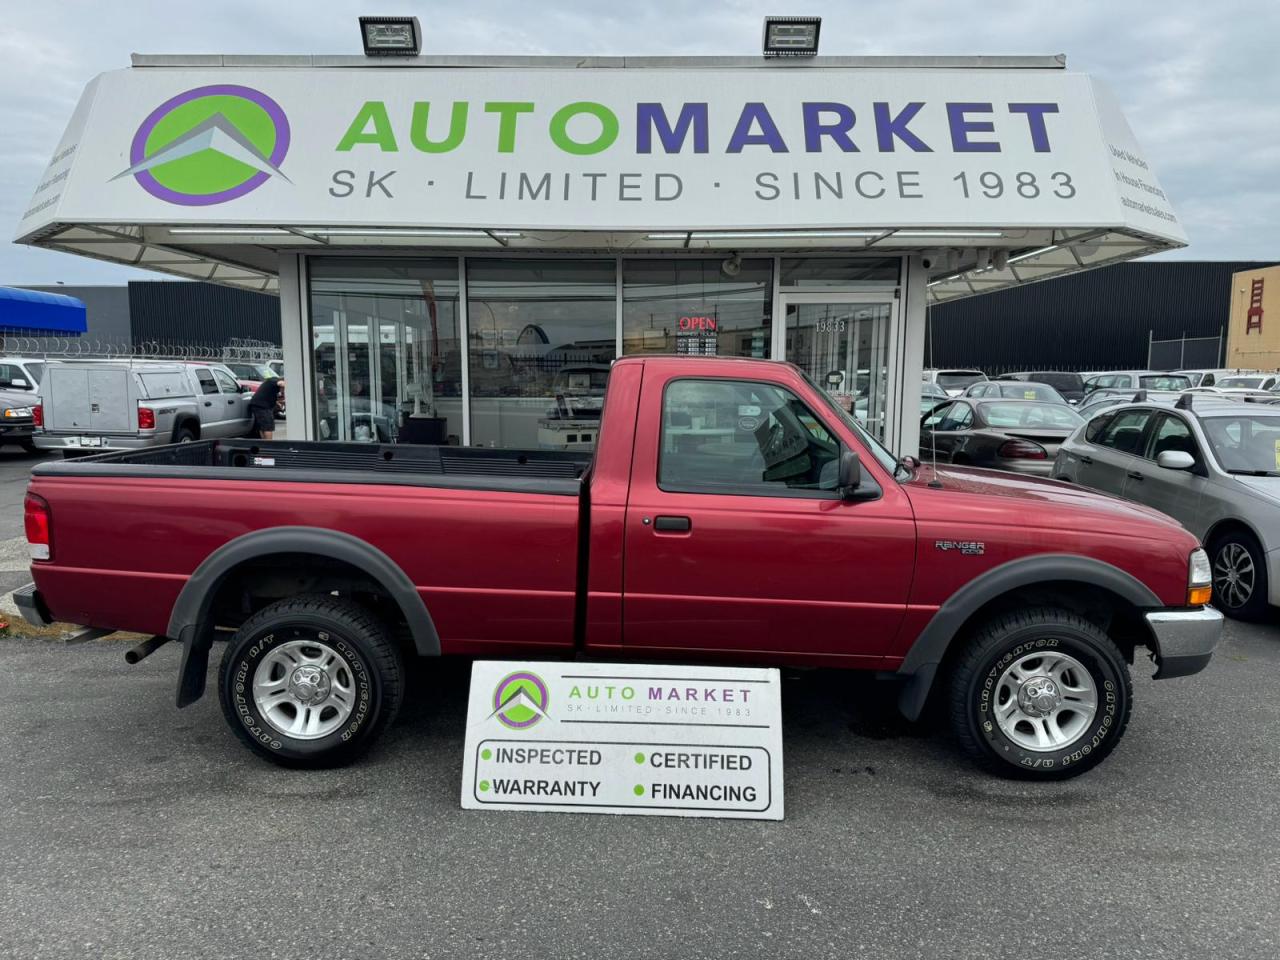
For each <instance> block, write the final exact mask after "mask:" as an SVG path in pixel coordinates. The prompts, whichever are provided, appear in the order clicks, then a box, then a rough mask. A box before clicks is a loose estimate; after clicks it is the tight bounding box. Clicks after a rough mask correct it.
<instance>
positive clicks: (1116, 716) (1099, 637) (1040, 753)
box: [948, 607, 1133, 780]
mask: <svg viewBox="0 0 1280 960" xmlns="http://www.w3.org/2000/svg"><path fill="white" fill-rule="evenodd" d="M1046 654H1048V655H1050V656H1063V655H1065V656H1066V657H1068V658H1070V660H1073V661H1074V662H1075V664H1076V665H1078V666H1079V667H1080V668H1083V670H1084V671H1086V672H1087V674H1088V679H1089V681H1090V682H1091V683H1092V686H1093V691H1094V696H1095V700H1096V709H1095V712H1094V714H1093V716H1092V718H1091V719H1089V720H1088V722H1087V723H1086V722H1085V718H1086V717H1087V713H1086V712H1085V711H1084V710H1080V711H1076V712H1075V713H1074V715H1073V713H1072V712H1070V711H1069V710H1066V709H1064V710H1063V712H1062V713H1061V714H1058V716H1065V717H1066V718H1067V719H1066V722H1067V724H1068V725H1069V726H1068V728H1067V731H1065V732H1067V733H1069V734H1070V740H1069V741H1068V742H1066V743H1065V744H1063V745H1062V746H1061V747H1058V748H1054V747H1052V746H1050V747H1046V748H1042V749H1028V748H1027V746H1026V745H1024V744H1023V743H1020V742H1019V741H1018V740H1017V739H1015V738H1014V737H1016V736H1023V737H1031V736H1034V735H1035V729H1036V727H1035V724H1034V722H1033V721H1032V720H1030V719H1027V720H1021V719H1019V718H1020V717H1023V716H1026V715H1025V714H1023V713H1022V712H1021V710H1015V711H1013V712H1012V713H1011V714H1010V721H1012V723H1011V725H1012V729H1013V735H1012V736H1011V735H1010V734H1009V733H1007V732H1006V730H1005V729H1002V726H1001V724H1000V723H999V722H997V721H996V718H995V712H996V710H998V709H1000V707H1001V706H1003V705H1005V704H1007V703H1008V702H1009V699H1008V695H1009V693H1010V683H1011V682H1012V681H1009V682H1006V681H1008V680H1009V677H1008V674H1007V672H1008V671H1009V670H1010V669H1011V667H1012V666H1013V665H1015V664H1018V663H1020V662H1021V663H1026V664H1027V665H1028V666H1029V667H1030V668H1031V669H1032V670H1033V671H1034V670H1035V669H1036V668H1037V662H1039V664H1041V665H1043V663H1044V661H1043V660H1042V659H1039V660H1038V658H1042V657H1044V656H1045V655H1046ZM1032 658H1037V659H1032ZM1075 669H1076V667H1074V666H1073V667H1071V668H1070V670H1071V671H1072V672H1071V673H1070V674H1068V676H1070V677H1072V678H1073V679H1075V680H1076V682H1077V683H1080V679H1079V678H1078V677H1075V673H1074V671H1075ZM1033 682H1034V680H1033V679H1027V680H1024V681H1023V682H1022V684H1021V686H1020V687H1019V690H1020V691H1022V690H1027V691H1028V693H1029V694H1030V695H1032V696H1034V695H1035V692H1036V691H1035V688H1034V687H1031V688H1028V686H1027V685H1028V684H1032V683H1033ZM948 694H949V703H948V708H949V713H950V718H951V727H952V731H953V732H954V733H955V736H956V739H957V740H959V742H960V746H961V747H962V748H963V749H964V751H965V752H966V753H968V754H969V755H970V756H971V757H973V758H974V759H975V760H977V761H978V763H980V764H981V765H982V766H983V767H985V768H986V769H988V770H990V771H991V772H993V773H996V774H998V775H1000V776H1004V777H1013V778H1019V779H1029V780H1065V779H1067V778H1069V777H1075V776H1079V775H1080V774H1082V773H1084V772H1085V771H1086V770H1089V769H1091V768H1093V767H1095V766H1097V765H1098V764H1099V763H1101V762H1102V761H1103V760H1104V759H1105V758H1106V756H1107V755H1108V754H1109V753H1111V751H1112V750H1114V749H1115V747H1116V744H1117V743H1119V742H1120V738H1121V737H1122V736H1123V735H1124V730H1125V727H1126V726H1127V725H1128V723H1129V712H1130V710H1131V708H1132V703H1133V682H1132V679H1131V678H1130V676H1129V669H1128V666H1127V665H1126V664H1125V661H1124V657H1123V656H1122V655H1121V653H1120V651H1119V649H1118V648H1117V647H1116V645H1115V644H1114V643H1113V642H1112V641H1111V638H1110V637H1108V636H1107V635H1106V634H1105V633H1104V632H1103V631H1102V630H1101V629H1100V628H1098V627H1097V626H1096V625H1094V624H1092V623H1090V622H1089V621H1087V620H1084V619H1083V618H1081V617H1078V616H1076V615H1075V614H1073V613H1068V612H1067V611H1066V610H1059V609H1057V608H1054V607H1038V608H1031V609H1027V610H1020V611H1018V612H1016V613H1008V614H1004V615H1003V616H999V617H996V618H995V619H993V620H991V621H989V622H988V623H986V624H984V625H983V626H982V627H980V628H979V629H978V631H977V632H976V633H975V634H974V635H973V636H972V637H971V638H970V639H969V641H968V643H967V644H966V645H965V648H964V649H963V651H962V652H961V654H960V657H959V660H958V661H957V662H956V663H955V665H954V667H953V668H952V672H951V677H950V689H949V691H948ZM1002 698H1003V699H1002ZM1033 706H1034V705H1033ZM1010 721H1006V723H1009V722H1010ZM1054 729H1055V730H1057V731H1058V732H1059V733H1060V734H1061V733H1063V732H1064V731H1063V730H1062V728H1061V726H1060V725H1059V724H1058V723H1057V722H1056V721H1055V722H1054Z"/></svg>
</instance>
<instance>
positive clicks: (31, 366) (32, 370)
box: [27, 362, 44, 383]
mask: <svg viewBox="0 0 1280 960" xmlns="http://www.w3.org/2000/svg"><path fill="white" fill-rule="evenodd" d="M27 373H29V374H31V376H32V378H33V379H34V380H35V382H36V383H39V382H40V381H41V380H42V379H43V378H44V364H43V363H34V362H29V363H28V364H27Z"/></svg>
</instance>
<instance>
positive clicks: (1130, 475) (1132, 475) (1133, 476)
mask: <svg viewBox="0 0 1280 960" xmlns="http://www.w3.org/2000/svg"><path fill="white" fill-rule="evenodd" d="M1125 476H1127V477H1128V478H1129V479H1130V480H1141V479H1143V477H1142V474H1140V473H1139V472H1138V471H1137V470H1130V471H1129V472H1128V473H1127V474H1125Z"/></svg>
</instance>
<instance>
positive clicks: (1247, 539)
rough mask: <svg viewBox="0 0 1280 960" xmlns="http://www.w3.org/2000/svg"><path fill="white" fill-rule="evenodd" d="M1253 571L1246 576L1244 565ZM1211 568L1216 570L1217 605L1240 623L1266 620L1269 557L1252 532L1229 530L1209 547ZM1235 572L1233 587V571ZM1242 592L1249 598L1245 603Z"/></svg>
mask: <svg viewBox="0 0 1280 960" xmlns="http://www.w3.org/2000/svg"><path fill="white" fill-rule="evenodd" d="M1242 561H1243V562H1245V563H1247V564H1248V565H1249V567H1250V568H1251V569H1249V570H1248V574H1247V576H1242V568H1241V565H1240V564H1241V562H1242ZM1209 565H1210V567H1212V569H1213V605H1214V606H1215V607H1217V608H1218V609H1219V610H1221V611H1222V612H1223V613H1225V614H1226V615H1227V616H1228V617H1234V618H1235V619H1237V620H1262V619H1264V618H1265V617H1266V616H1267V613H1268V612H1269V610H1270V604H1269V603H1268V602H1267V595H1268V590H1269V586H1268V583H1267V555H1266V554H1265V553H1264V552H1263V551H1262V544H1260V543H1258V538H1257V537H1255V536H1254V535H1253V534H1252V533H1250V532H1249V531H1248V530H1242V529H1235V530H1227V531H1225V532H1223V533H1220V534H1218V535H1217V536H1215V537H1214V538H1213V540H1212V542H1211V543H1210V544H1209ZM1233 569H1234V570H1235V572H1236V582H1235V583H1234V584H1232V583H1231V582H1230V578H1229V571H1231V570H1233ZM1242 591H1244V592H1247V594H1248V596H1247V597H1246V598H1244V600H1243V602H1242V601H1241V593H1242Z"/></svg>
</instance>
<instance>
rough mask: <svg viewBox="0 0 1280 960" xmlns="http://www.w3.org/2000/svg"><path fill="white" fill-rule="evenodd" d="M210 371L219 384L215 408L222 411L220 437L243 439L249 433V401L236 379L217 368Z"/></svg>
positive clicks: (219, 428)
mask: <svg viewBox="0 0 1280 960" xmlns="http://www.w3.org/2000/svg"><path fill="white" fill-rule="evenodd" d="M210 371H211V372H212V373H213V377H214V379H215V380H216V381H217V382H218V393H219V400H218V401H215V402H214V406H216V407H218V408H219V409H220V410H221V411H222V414H221V415H222V422H221V423H220V424H219V427H218V436H220V437H243V436H244V435H245V434H246V433H248V432H249V408H248V404H249V401H248V400H247V399H246V398H245V395H244V391H243V390H241V389H240V384H239V383H238V382H237V381H236V378H235V377H233V376H231V375H230V374H229V373H227V372H226V371H225V370H219V369H218V368H217V367H210Z"/></svg>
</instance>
